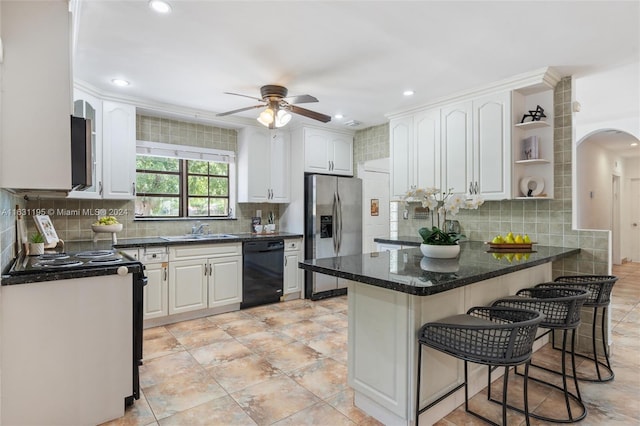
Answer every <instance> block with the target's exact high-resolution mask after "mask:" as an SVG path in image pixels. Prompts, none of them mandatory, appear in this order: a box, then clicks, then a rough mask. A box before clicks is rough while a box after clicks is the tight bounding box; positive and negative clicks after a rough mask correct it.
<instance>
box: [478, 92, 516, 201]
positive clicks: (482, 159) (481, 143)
mask: <svg viewBox="0 0 640 426" xmlns="http://www.w3.org/2000/svg"><path fill="white" fill-rule="evenodd" d="M510 117H511V95H510V93H509V92H503V93H498V94H493V95H490V96H485V97H483V98H479V99H475V100H474V101H473V152H474V159H473V179H474V181H475V182H477V186H478V193H479V194H481V195H482V196H483V198H484V199H486V200H504V199H507V198H510V195H511V188H510V182H511V167H510V164H511V118H510Z"/></svg>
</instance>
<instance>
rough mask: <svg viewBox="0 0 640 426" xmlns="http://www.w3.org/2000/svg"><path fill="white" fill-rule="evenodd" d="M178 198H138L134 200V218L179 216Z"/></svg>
mask: <svg viewBox="0 0 640 426" xmlns="http://www.w3.org/2000/svg"><path fill="white" fill-rule="evenodd" d="M179 214H180V198H178V197H138V198H136V216H175V217H177V216H179Z"/></svg>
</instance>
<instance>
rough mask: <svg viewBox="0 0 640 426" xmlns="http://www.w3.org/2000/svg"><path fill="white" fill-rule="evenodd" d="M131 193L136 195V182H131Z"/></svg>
mask: <svg viewBox="0 0 640 426" xmlns="http://www.w3.org/2000/svg"><path fill="white" fill-rule="evenodd" d="M131 194H132V195H136V183H135V182H133V183H132V184H131Z"/></svg>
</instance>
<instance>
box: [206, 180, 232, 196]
mask: <svg viewBox="0 0 640 426" xmlns="http://www.w3.org/2000/svg"><path fill="white" fill-rule="evenodd" d="M228 182H229V179H227V178H209V195H218V196H221V197H226V196H227V195H228V192H229V185H228Z"/></svg>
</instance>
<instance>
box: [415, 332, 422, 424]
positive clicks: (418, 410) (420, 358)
mask: <svg viewBox="0 0 640 426" xmlns="http://www.w3.org/2000/svg"><path fill="white" fill-rule="evenodd" d="M420 370H422V345H421V344H420V343H418V389H417V391H416V425H415V426H418V425H419V422H418V419H419V418H420V377H421V374H420V373H421V371H420Z"/></svg>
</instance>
